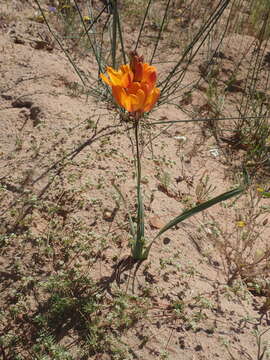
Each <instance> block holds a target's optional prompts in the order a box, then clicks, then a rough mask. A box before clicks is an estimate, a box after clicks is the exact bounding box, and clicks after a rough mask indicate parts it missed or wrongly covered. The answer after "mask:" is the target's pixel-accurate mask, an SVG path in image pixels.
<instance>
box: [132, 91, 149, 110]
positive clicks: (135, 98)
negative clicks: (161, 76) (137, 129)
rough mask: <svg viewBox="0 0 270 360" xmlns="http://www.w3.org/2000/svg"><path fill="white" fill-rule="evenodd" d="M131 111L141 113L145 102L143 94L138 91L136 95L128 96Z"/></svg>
mask: <svg viewBox="0 0 270 360" xmlns="http://www.w3.org/2000/svg"><path fill="white" fill-rule="evenodd" d="M129 97H130V104H131V111H143V107H144V102H145V93H144V92H143V90H141V89H139V90H138V91H137V93H136V94H131V95H130V96H129Z"/></svg>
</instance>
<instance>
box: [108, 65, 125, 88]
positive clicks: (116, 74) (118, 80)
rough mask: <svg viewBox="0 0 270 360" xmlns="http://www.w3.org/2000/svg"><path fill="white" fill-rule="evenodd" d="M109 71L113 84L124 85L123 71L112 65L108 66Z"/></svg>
mask: <svg viewBox="0 0 270 360" xmlns="http://www.w3.org/2000/svg"><path fill="white" fill-rule="evenodd" d="M107 73H108V74H109V77H110V80H111V83H112V85H113V86H122V77H123V73H122V72H121V71H117V70H114V69H113V68H112V67H110V66H108V67H107Z"/></svg>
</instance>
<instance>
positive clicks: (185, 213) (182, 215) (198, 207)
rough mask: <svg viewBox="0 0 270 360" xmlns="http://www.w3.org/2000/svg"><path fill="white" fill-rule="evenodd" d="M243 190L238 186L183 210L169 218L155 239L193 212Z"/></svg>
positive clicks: (197, 211) (206, 207)
mask: <svg viewBox="0 0 270 360" xmlns="http://www.w3.org/2000/svg"><path fill="white" fill-rule="evenodd" d="M243 191H244V188H243V187H240V188H237V189H234V190H231V191H228V192H225V193H223V194H221V195H219V196H217V197H215V198H214V199H211V200H208V201H206V202H205V203H203V204H200V205H198V206H196V207H194V208H192V209H190V210H186V211H184V212H183V213H182V214H181V215H179V216H177V217H176V218H174V219H173V220H171V221H170V222H169V223H168V224H167V225H165V226H164V227H163V228H162V229H161V230H160V232H159V233H158V234H157V236H156V237H155V239H156V238H157V237H159V236H160V235H161V234H163V233H164V232H165V231H167V230H169V229H171V228H172V227H174V226H175V225H177V224H179V223H180V222H182V221H184V220H186V219H187V218H189V217H191V216H193V215H195V214H197V213H199V212H201V211H203V210H205V209H208V208H209V207H211V206H213V205H215V204H218V203H219V202H221V201H224V200H228V199H230V198H231V197H233V196H236V195H239V194H241V192H243ZM155 239H154V240H155Z"/></svg>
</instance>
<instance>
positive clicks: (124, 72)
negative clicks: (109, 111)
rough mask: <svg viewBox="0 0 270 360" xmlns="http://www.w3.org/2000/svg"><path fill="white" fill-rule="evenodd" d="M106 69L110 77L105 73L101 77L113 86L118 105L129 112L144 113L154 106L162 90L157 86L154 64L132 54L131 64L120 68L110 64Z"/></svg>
mask: <svg viewBox="0 0 270 360" xmlns="http://www.w3.org/2000/svg"><path fill="white" fill-rule="evenodd" d="M106 70H107V73H108V75H109V79H108V78H107V77H106V76H105V75H104V74H100V77H101V79H102V80H103V81H104V82H105V83H106V84H108V85H109V86H111V88H112V94H113V97H114V98H115V100H116V102H117V104H118V105H120V106H122V107H123V108H124V109H126V110H127V111H129V112H141V113H143V112H148V111H150V110H151V109H152V108H153V106H154V105H155V103H156V102H157V100H158V98H159V95H160V90H159V89H158V88H156V87H155V85H156V80H157V71H156V68H155V67H154V66H151V65H149V64H147V63H143V59H142V57H139V56H137V54H132V55H131V62H130V65H122V66H120V69H119V70H114V69H113V68H111V67H110V66H108V67H107V69H106Z"/></svg>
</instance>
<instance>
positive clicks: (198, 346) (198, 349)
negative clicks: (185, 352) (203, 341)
mask: <svg viewBox="0 0 270 360" xmlns="http://www.w3.org/2000/svg"><path fill="white" fill-rule="evenodd" d="M194 350H195V351H202V350H203V347H202V345H197V346H195V348H194Z"/></svg>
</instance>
